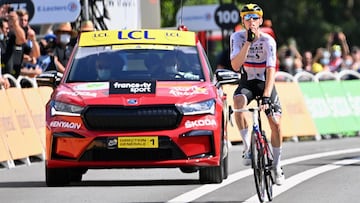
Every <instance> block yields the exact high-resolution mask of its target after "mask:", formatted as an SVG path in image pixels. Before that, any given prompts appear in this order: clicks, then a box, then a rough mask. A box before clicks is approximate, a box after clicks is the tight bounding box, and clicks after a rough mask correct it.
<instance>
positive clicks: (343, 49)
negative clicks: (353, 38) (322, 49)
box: [327, 32, 350, 72]
mask: <svg viewBox="0 0 360 203" xmlns="http://www.w3.org/2000/svg"><path fill="white" fill-rule="evenodd" d="M327 49H328V51H329V52H330V53H331V58H330V62H329V70H330V71H331V72H337V71H339V70H340V66H341V63H342V61H343V57H345V56H346V55H348V54H350V50H349V46H348V44H347V41H346V36H345V34H344V33H343V32H335V33H330V34H329V37H328V42H327Z"/></svg>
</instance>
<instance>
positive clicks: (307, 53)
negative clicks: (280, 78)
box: [302, 51, 313, 73]
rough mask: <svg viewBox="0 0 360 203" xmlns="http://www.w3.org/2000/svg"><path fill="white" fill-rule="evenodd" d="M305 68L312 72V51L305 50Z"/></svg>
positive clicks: (303, 60) (303, 57) (303, 58)
mask: <svg viewBox="0 0 360 203" xmlns="http://www.w3.org/2000/svg"><path fill="white" fill-rule="evenodd" d="M302 63H303V70H304V71H307V72H310V73H311V72H312V71H311V69H312V64H313V54H312V52H311V51H305V52H304V53H303V56H302Z"/></svg>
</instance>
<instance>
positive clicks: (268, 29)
mask: <svg viewBox="0 0 360 203" xmlns="http://www.w3.org/2000/svg"><path fill="white" fill-rule="evenodd" d="M260 29H261V31H262V32H265V33H268V34H269V35H271V36H272V37H273V38H274V39H275V40H276V36H275V32H274V30H273V28H272V22H271V20H270V19H265V20H264V22H263V24H262V26H261V27H260Z"/></svg>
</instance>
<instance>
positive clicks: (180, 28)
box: [178, 0, 188, 31]
mask: <svg viewBox="0 0 360 203" xmlns="http://www.w3.org/2000/svg"><path fill="white" fill-rule="evenodd" d="M180 8H181V10H180V24H179V26H178V30H180V31H187V30H188V29H187V27H186V26H185V25H184V24H183V11H184V8H183V0H181V1H180Z"/></svg>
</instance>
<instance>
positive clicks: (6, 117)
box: [0, 86, 52, 168]
mask: <svg viewBox="0 0 360 203" xmlns="http://www.w3.org/2000/svg"><path fill="white" fill-rule="evenodd" d="M51 92H52V88H51V87H45V86H41V87H33V88H17V87H11V88H9V89H7V90H0V106H1V110H0V132H1V134H0V163H1V165H3V166H5V167H6V168H12V167H14V166H15V161H21V162H22V163H25V164H27V165H30V164H31V157H38V158H40V159H41V160H45V104H46V102H47V101H48V100H49V98H50V94H51Z"/></svg>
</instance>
